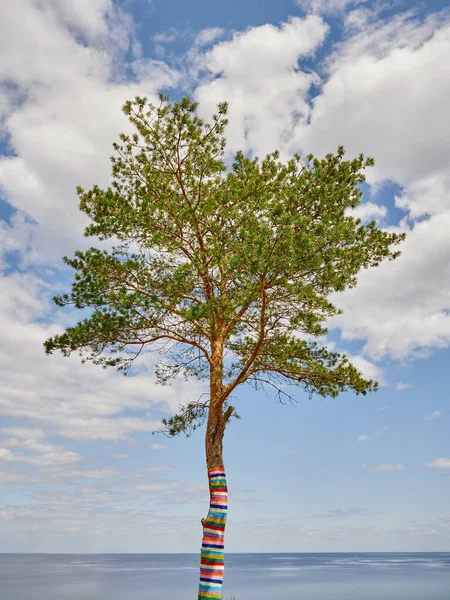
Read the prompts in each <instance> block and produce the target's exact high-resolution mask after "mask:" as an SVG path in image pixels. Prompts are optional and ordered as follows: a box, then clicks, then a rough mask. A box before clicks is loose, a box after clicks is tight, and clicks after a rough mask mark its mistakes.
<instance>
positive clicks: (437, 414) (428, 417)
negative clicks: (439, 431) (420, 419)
mask: <svg viewBox="0 0 450 600" xmlns="http://www.w3.org/2000/svg"><path fill="white" fill-rule="evenodd" d="M440 418H441V411H440V410H435V411H433V412H432V413H430V414H429V415H426V416H425V417H424V421H435V420H436V419H440Z"/></svg>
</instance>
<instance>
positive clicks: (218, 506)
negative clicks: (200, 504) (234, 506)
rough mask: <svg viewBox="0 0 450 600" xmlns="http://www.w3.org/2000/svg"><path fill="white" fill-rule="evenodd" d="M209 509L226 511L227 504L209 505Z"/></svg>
mask: <svg viewBox="0 0 450 600" xmlns="http://www.w3.org/2000/svg"><path fill="white" fill-rule="evenodd" d="M210 506H211V508H223V509H224V510H227V509H228V505H227V504H210Z"/></svg>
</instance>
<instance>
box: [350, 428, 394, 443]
mask: <svg viewBox="0 0 450 600" xmlns="http://www.w3.org/2000/svg"><path fill="white" fill-rule="evenodd" d="M386 430H387V427H383V428H382V429H377V430H376V431H375V433H373V434H372V435H369V434H368V433H363V434H361V435H359V436H358V437H357V438H356V441H357V442H366V441H367V440H374V439H375V438H377V437H378V436H380V435H382V434H383V433H384V432H385V431H386Z"/></svg>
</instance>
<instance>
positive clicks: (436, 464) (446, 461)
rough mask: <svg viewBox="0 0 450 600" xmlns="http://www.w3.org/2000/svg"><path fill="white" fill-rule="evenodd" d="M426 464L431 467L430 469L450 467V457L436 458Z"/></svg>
mask: <svg viewBox="0 0 450 600" xmlns="http://www.w3.org/2000/svg"><path fill="white" fill-rule="evenodd" d="M425 466H427V467H430V469H450V458H435V459H434V460H432V461H430V462H427V463H425Z"/></svg>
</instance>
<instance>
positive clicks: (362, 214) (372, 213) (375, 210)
mask: <svg viewBox="0 0 450 600" xmlns="http://www.w3.org/2000/svg"><path fill="white" fill-rule="evenodd" d="M347 214H349V215H351V216H352V217H354V218H355V219H361V221H362V222H363V223H368V222H369V221H372V220H376V221H379V220H381V219H383V218H384V217H385V216H386V215H387V208H386V207H385V206H382V205H381V204H375V203H373V202H363V203H362V204H360V205H359V206H357V207H356V208H353V209H349V210H348V211H347Z"/></svg>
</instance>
